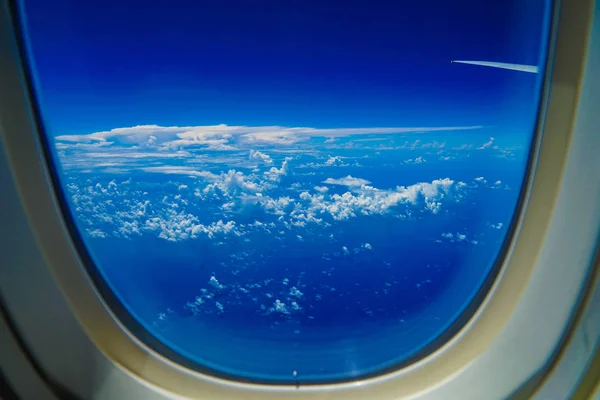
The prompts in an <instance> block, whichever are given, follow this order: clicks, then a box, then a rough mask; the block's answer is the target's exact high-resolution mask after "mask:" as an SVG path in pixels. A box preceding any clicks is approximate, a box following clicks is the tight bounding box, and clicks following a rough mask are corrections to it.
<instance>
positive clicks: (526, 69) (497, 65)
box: [451, 60, 538, 74]
mask: <svg viewBox="0 0 600 400" xmlns="http://www.w3.org/2000/svg"><path fill="white" fill-rule="evenodd" d="M451 62H453V63H460V64H472V65H482V66H484V67H492V68H502V69H512V70H514V71H522V72H529V73H532V74H536V73H538V67H537V66H535V65H524V64H507V63H499V62H490V61H464V60H453V61H451Z"/></svg>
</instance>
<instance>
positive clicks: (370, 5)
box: [19, 0, 552, 384]
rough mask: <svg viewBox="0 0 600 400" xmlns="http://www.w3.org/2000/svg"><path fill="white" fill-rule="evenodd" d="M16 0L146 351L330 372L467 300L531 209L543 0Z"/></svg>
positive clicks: (263, 375)
mask: <svg viewBox="0 0 600 400" xmlns="http://www.w3.org/2000/svg"><path fill="white" fill-rule="evenodd" d="M19 5H20V7H19V8H20V13H21V17H22V19H21V22H22V24H23V27H24V33H25V36H26V46H27V48H28V51H29V54H30V58H31V60H30V61H31V67H32V72H33V75H32V76H33V78H34V79H33V80H34V83H35V85H34V86H35V88H34V89H35V93H36V95H37V100H38V103H39V108H40V114H41V116H40V117H41V120H42V121H43V123H44V130H45V141H46V142H47V144H48V151H49V153H50V155H51V157H50V158H51V159H52V160H53V161H54V163H55V164H54V165H55V169H54V172H55V175H56V176H55V177H56V178H57V181H58V182H59V186H60V187H61V188H62V194H63V201H64V204H63V205H64V207H65V210H67V214H68V215H67V217H68V219H69V221H71V223H72V226H73V233H74V239H75V240H76V241H77V242H78V243H79V244H80V250H81V252H82V256H83V257H84V259H88V261H90V262H89V263H88V264H89V265H88V269H89V272H90V274H91V276H92V277H93V278H94V281H95V283H96V285H97V286H98V288H99V289H100V291H101V293H102V295H103V297H104V298H105V300H106V301H107V302H108V303H109V304H110V306H111V308H112V309H113V311H114V312H115V313H116V314H117V315H118V316H119V318H121V319H122V320H123V321H125V322H126V325H127V326H128V328H129V329H131V330H132V332H134V333H135V334H136V335H138V336H139V337H140V338H141V339H142V340H143V341H144V342H145V343H146V344H148V345H149V346H150V347H152V348H154V349H155V350H157V351H159V352H161V353H163V354H165V355H167V356H168V357H170V358H172V359H173V360H175V361H177V362H180V363H182V364H184V365H187V366H190V367H193V368H195V369H198V370H200V371H203V372H206V373H210V374H213V375H218V376H221V377H226V378H229V379H234V380H241V381H251V382H265V383H283V384H301V383H302V384H315V383H329V382H338V381H348V380H353V379H357V378H363V377H368V376H373V375H376V374H380V373H383V372H387V371H391V370H393V369H396V368H400V367H402V366H404V365H407V364H408V363H410V362H414V361H415V360H417V359H419V358H422V357H424V356H426V355H427V354H429V353H431V352H432V351H433V350H435V349H436V348H437V347H439V345H441V344H443V343H444V342H445V341H446V340H447V339H448V338H449V337H451V335H453V334H454V333H456V331H457V330H458V329H460V327H461V324H462V323H464V321H465V320H466V319H468V318H469V317H470V315H472V312H473V311H474V310H475V309H476V307H477V306H478V304H479V301H480V300H481V298H482V297H483V296H484V295H485V292H486V290H487V288H488V287H489V284H490V283H491V281H492V280H493V278H494V273H495V271H496V270H497V266H498V265H499V263H500V262H501V259H500V260H499V257H502V255H503V249H504V247H505V243H506V241H507V240H508V239H509V238H508V236H509V233H510V231H511V226H512V221H513V218H514V216H515V215H516V213H518V211H519V210H518V205H519V199H520V195H521V188H522V187H523V184H524V182H525V179H526V175H527V171H528V163H529V155H530V153H531V149H532V144H533V142H534V132H535V127H536V122H537V115H538V108H539V104H540V97H541V88H542V83H543V78H544V76H543V75H544V74H543V72H544V66H545V62H546V50H547V49H546V47H547V39H548V27H549V24H550V13H551V6H552V4H551V3H550V2H547V1H541V0H540V1H533V0H532V1H516V0H514V1H513V0H510V1H492V2H489V1H487V2H482V1H466V0H465V1H457V2H452V4H449V3H448V2H447V1H438V0H435V1H434V3H433V4H432V3H431V2H427V3H423V4H417V3H415V2H406V1H373V0H369V1H352V2H350V3H349V2H335V1H333V2H280V1H273V2H270V1H267V2H249V1H196V2H186V1H180V2H171V3H169V4H168V5H164V6H162V7H154V6H152V5H149V4H148V3H147V2H140V1H133V0H128V1H108V2H107V1H104V2H97V1H86V2H76V1H68V0H56V1H52V2H48V1H42V0H23V1H21V2H20V3H19Z"/></svg>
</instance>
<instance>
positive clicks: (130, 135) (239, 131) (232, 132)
mask: <svg viewBox="0 0 600 400" xmlns="http://www.w3.org/2000/svg"><path fill="white" fill-rule="evenodd" d="M481 128H482V126H479V125H473V126H442V127H367V128H332V129H319V128H310V127H282V126H229V125H224V124H221V125H208V126H168V127H165V126H159V125H138V126H132V127H127V128H116V129H111V130H109V131H101V132H94V133H89V134H80V135H60V136H57V137H56V140H57V142H58V143H85V144H96V145H98V144H101V145H102V146H113V145H122V146H134V145H137V146H145V147H153V146H157V147H162V148H170V149H173V148H177V147H179V148H181V147H190V146H192V147H193V146H206V147H216V148H219V146H221V147H223V146H227V144H228V143H229V144H231V143H234V142H247V143H270V144H293V143H297V142H299V141H303V140H306V139H307V138H311V137H327V138H334V137H345V136H355V135H369V134H379V135H388V134H401V133H426V132H444V131H460V130H473V129H481Z"/></svg>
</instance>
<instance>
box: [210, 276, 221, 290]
mask: <svg viewBox="0 0 600 400" xmlns="http://www.w3.org/2000/svg"><path fill="white" fill-rule="evenodd" d="M208 284H209V285H210V286H212V287H214V288H215V289H223V285H221V284H220V283H219V281H218V280H217V278H215V277H214V276H211V277H210V279H209V281H208Z"/></svg>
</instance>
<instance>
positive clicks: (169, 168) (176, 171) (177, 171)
mask: <svg viewBox="0 0 600 400" xmlns="http://www.w3.org/2000/svg"><path fill="white" fill-rule="evenodd" d="M140 169H141V170H142V171H144V172H156V173H161V174H169V175H188V176H197V177H200V178H207V179H216V178H217V175H215V174H213V173H212V172H208V171H198V170H196V169H194V168H192V167H179V166H175V165H162V166H159V167H144V168H140Z"/></svg>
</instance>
